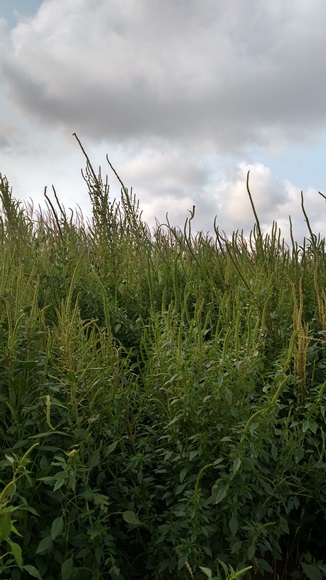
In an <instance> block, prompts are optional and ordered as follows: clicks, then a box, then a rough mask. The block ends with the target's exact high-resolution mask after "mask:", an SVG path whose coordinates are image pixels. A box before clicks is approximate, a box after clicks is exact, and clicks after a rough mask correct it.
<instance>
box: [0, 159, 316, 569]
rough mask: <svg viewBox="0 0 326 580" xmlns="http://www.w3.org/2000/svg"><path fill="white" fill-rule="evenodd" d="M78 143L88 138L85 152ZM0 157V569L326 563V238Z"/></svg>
mask: <svg viewBox="0 0 326 580" xmlns="http://www.w3.org/2000/svg"><path fill="white" fill-rule="evenodd" d="M84 153H85V152H84ZM85 157H86V163H87V167H86V171H85V174H84V178H85V181H86V183H87V185H88V190H89V194H90V198H91V202H92V207H93V215H92V220H91V222H90V223H87V224H85V223H84V221H83V219H82V216H81V215H80V214H78V213H77V214H76V215H74V214H72V215H71V217H69V216H67V214H66V211H65V209H64V208H63V207H62V205H61V204H60V202H59V200H58V197H57V196H56V194H55V192H54V194H55V201H54V202H52V201H51V199H50V197H49V196H48V195H47V194H46V192H45V194H46V199H47V210H46V211H44V210H39V211H36V212H35V211H34V212H33V211H29V210H28V209H26V208H24V207H23V206H22V204H21V203H20V202H18V201H16V200H15V199H14V198H13V196H12V191H11V189H10V187H9V184H8V182H7V180H6V178H5V177H3V176H0V199H1V204H2V213H1V221H0V260H1V276H0V302H1V310H0V432H1V448H0V468H1V476H0V484H1V487H0V542H1V553H0V577H2V578H5V579H6V578H11V579H13V580H23V579H25V578H26V579H27V578H30V577H33V578H38V579H42V578H43V580H58V579H59V578H61V579H62V580H69V579H70V578H71V579H76V580H83V579H85V580H89V579H90V578H91V579H94V580H95V579H105V578H112V579H113V580H129V579H137V578H139V579H152V580H164V579H168V578H175V579H176V580H177V579H180V580H181V579H183V578H184V579H186V578H195V579H198V580H200V579H203V580H204V578H210V579H211V580H213V579H215V580H219V579H220V580H221V579H224V578H225V579H226V578H229V579H231V578H239V577H240V576H241V577H242V578H251V579H255V578H256V579H259V578H263V577H264V578H275V579H276V578H278V579H286V578H290V577H293V578H298V579H299V578H301V579H304V578H308V579H310V580H319V579H321V578H323V577H325V575H326V563H325V562H324V561H323V557H324V549H325V540H324V538H325V536H324V534H326V522H325V513H326V475H325V474H326V470H325V467H326V417H325V410H326V396H325V387H326V380H325V379H326V374H325V373H326V360H325V353H326V338H325V333H326V294H325V282H326V251H325V241H324V240H323V239H322V240H321V239H320V238H317V237H316V236H315V235H314V234H313V233H312V232H311V229H310V225H309V220H308V217H307V215H306V213H305V208H304V205H303V203H302V209H303V211H304V214H305V217H306V219H307V223H308V227H309V230H310V236H311V237H310V239H308V240H305V242H304V244H303V246H302V247H298V245H297V244H296V243H295V241H294V240H293V239H292V248H289V247H287V246H286V245H285V243H284V241H283V240H282V238H281V235H280V232H279V230H278V228H277V226H276V224H274V226H273V228H272V231H271V234H270V235H263V234H262V232H261V229H260V226H259V221H258V216H257V215H256V213H255V209H254V205H253V201H252V198H251V194H250V190H249V183H247V188H248V194H249V201H250V202H251V203H252V206H253V209H254V217H255V220H256V224H255V227H254V229H253V231H252V233H251V235H250V237H249V238H248V239H245V238H244V236H243V235H242V234H239V232H236V233H234V234H233V236H232V238H231V239H226V237H224V236H223V235H222V234H221V233H220V231H219V229H218V227H217V226H216V224H215V228H214V235H213V236H204V235H203V234H197V235H193V234H192V231H191V224H192V219H193V217H194V212H192V213H191V215H190V218H189V219H188V220H187V221H186V224H185V227H184V230H179V229H177V228H174V227H172V226H171V225H170V224H167V225H166V226H163V225H159V226H157V229H156V231H155V232H154V233H153V234H151V233H150V231H149V229H148V227H147V226H146V224H145V223H144V222H143V220H142V216H141V212H140V210H139V205H138V201H137V199H136V198H135V196H134V195H133V194H132V191H131V192H128V190H127V189H126V188H125V187H124V185H123V183H122V182H121V186H122V192H121V201H120V202H119V203H118V202H117V201H116V200H113V201H111V199H110V197H109V186H108V183H107V181H103V180H102V177H101V173H99V174H98V175H97V174H96V173H95V172H94V170H93V168H92V166H91V164H90V162H89V159H88V157H87V155H86V153H85Z"/></svg>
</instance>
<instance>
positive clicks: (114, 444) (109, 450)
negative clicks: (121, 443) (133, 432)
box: [105, 441, 118, 455]
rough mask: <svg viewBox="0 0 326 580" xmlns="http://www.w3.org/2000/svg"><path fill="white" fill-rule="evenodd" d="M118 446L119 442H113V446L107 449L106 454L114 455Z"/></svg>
mask: <svg viewBox="0 0 326 580" xmlns="http://www.w3.org/2000/svg"><path fill="white" fill-rule="evenodd" d="M117 444H118V441H113V443H111V445H109V447H108V448H107V450H106V453H105V454H106V455H110V453H112V452H113V451H114V450H115V448H116V446H117Z"/></svg>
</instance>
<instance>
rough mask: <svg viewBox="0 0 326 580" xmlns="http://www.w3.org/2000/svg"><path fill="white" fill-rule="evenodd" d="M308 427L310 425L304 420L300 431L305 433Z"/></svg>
mask: <svg viewBox="0 0 326 580" xmlns="http://www.w3.org/2000/svg"><path fill="white" fill-rule="evenodd" d="M309 427H310V423H309V420H308V419H306V420H305V421H304V422H303V423H302V431H303V432H304V433H305V432H306V431H308V429H309Z"/></svg>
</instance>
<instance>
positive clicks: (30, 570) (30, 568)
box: [23, 564, 42, 580]
mask: <svg viewBox="0 0 326 580" xmlns="http://www.w3.org/2000/svg"><path fill="white" fill-rule="evenodd" d="M23 570H26V572H28V574H29V575H30V576H33V578H37V579H38V580H42V576H41V575H40V573H39V571H38V570H36V568H35V567H34V566H31V565H30V564H26V566H23Z"/></svg>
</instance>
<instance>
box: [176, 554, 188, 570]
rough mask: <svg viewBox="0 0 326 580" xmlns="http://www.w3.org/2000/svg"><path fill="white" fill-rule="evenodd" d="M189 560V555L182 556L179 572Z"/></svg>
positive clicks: (179, 562)
mask: <svg viewBox="0 0 326 580" xmlns="http://www.w3.org/2000/svg"><path fill="white" fill-rule="evenodd" d="M187 560H188V556H187V554H182V556H180V558H179V561H178V570H181V568H183V567H184V565H185V563H186V562H187Z"/></svg>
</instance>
